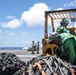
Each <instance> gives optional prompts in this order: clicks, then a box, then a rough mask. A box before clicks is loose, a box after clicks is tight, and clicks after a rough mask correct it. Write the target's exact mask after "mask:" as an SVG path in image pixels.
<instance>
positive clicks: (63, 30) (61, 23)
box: [56, 18, 69, 34]
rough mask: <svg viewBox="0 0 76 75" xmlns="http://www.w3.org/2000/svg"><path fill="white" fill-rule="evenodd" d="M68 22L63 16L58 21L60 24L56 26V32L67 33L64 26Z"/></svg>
mask: <svg viewBox="0 0 76 75" xmlns="http://www.w3.org/2000/svg"><path fill="white" fill-rule="evenodd" d="M68 24H69V22H68V20H66V18H63V19H62V21H61V22H60V26H59V27H58V28H57V30H56V32H57V33H59V34H60V33H64V32H66V33H68V32H69V31H68V30H67V29H66V27H67V26H68Z"/></svg>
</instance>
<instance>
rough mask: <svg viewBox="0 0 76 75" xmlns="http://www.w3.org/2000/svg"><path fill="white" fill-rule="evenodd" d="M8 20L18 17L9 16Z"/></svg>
mask: <svg viewBox="0 0 76 75" xmlns="http://www.w3.org/2000/svg"><path fill="white" fill-rule="evenodd" d="M6 18H7V19H15V18H16V17H15V16H11V15H9V16H7V17H6Z"/></svg>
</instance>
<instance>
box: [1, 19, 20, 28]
mask: <svg viewBox="0 0 76 75" xmlns="http://www.w3.org/2000/svg"><path fill="white" fill-rule="evenodd" d="M1 25H2V27H4V28H17V27H19V26H21V22H20V20H18V19H13V20H11V21H9V22H4V23H1Z"/></svg>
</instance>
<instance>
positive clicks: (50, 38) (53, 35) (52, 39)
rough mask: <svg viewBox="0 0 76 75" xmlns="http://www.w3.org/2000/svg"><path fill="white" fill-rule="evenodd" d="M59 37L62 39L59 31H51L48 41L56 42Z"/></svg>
mask: <svg viewBox="0 0 76 75" xmlns="http://www.w3.org/2000/svg"><path fill="white" fill-rule="evenodd" d="M57 38H59V39H60V35H59V34H58V33H51V34H50V35H49V38H48V43H54V42H55V40H56V39H57Z"/></svg>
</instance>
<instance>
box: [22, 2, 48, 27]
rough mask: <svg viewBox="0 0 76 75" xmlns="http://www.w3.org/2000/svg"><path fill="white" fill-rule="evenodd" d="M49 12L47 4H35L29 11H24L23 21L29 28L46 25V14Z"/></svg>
mask: <svg viewBox="0 0 76 75" xmlns="http://www.w3.org/2000/svg"><path fill="white" fill-rule="evenodd" d="M46 10H49V7H48V6H47V5H46V4H45V3H37V4H34V6H32V7H31V8H29V10H28V11H24V12H23V13H22V16H21V20H22V21H23V22H26V23H27V26H36V25H42V24H43V23H44V12H45V11H46Z"/></svg>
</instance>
